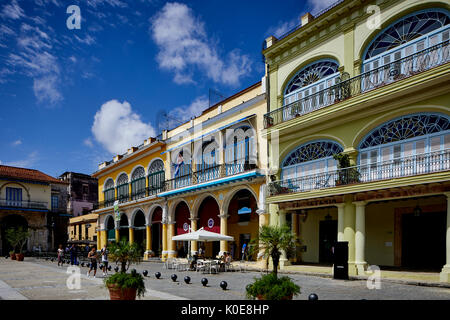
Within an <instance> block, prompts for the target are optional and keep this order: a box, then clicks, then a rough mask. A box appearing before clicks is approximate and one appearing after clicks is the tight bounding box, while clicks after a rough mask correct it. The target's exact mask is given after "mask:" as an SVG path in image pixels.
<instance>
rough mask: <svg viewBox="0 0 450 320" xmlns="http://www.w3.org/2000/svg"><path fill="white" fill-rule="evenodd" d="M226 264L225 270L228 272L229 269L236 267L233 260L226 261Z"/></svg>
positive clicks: (232, 269)
mask: <svg viewBox="0 0 450 320" xmlns="http://www.w3.org/2000/svg"><path fill="white" fill-rule="evenodd" d="M224 266H225V272H227V271H234V267H233V264H232V263H231V262H226V263H225V265H224Z"/></svg>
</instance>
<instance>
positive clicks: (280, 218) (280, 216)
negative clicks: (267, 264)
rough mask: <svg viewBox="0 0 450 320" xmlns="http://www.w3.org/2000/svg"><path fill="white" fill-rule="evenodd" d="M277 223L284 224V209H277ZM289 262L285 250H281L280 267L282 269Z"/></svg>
mask: <svg viewBox="0 0 450 320" xmlns="http://www.w3.org/2000/svg"><path fill="white" fill-rule="evenodd" d="M278 225H279V226H280V227H282V226H284V225H286V211H285V210H279V211H278ZM290 264H291V263H290V262H289V260H288V258H287V255H286V251H284V250H282V251H281V257H280V269H283V268H284V267H285V266H289V265H290Z"/></svg>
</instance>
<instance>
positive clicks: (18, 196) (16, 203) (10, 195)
mask: <svg viewBox="0 0 450 320" xmlns="http://www.w3.org/2000/svg"><path fill="white" fill-rule="evenodd" d="M6 205H7V206H9V207H21V206H22V188H11V187H6Z"/></svg>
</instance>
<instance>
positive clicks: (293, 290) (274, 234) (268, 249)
mask: <svg viewBox="0 0 450 320" xmlns="http://www.w3.org/2000/svg"><path fill="white" fill-rule="evenodd" d="M295 241H296V237H295V235H294V234H293V233H292V232H291V229H290V227H289V226H287V225H286V226H282V227H278V226H262V227H261V228H260V230H259V235H258V238H257V239H255V240H254V241H252V244H251V249H250V250H251V252H255V250H261V251H262V253H263V256H264V258H265V259H266V261H268V260H269V258H272V264H273V270H272V273H270V274H267V275H264V276H262V277H261V278H260V279H256V278H255V281H254V282H253V283H251V284H249V285H248V286H247V287H246V295H247V298H249V299H255V298H258V299H259V300H291V299H292V298H293V296H294V295H297V294H299V293H300V287H299V286H298V285H296V284H295V283H294V282H293V281H292V280H291V279H290V278H289V277H280V278H279V277H278V265H279V262H280V257H281V252H282V251H285V252H289V251H291V250H293V248H294V247H295Z"/></svg>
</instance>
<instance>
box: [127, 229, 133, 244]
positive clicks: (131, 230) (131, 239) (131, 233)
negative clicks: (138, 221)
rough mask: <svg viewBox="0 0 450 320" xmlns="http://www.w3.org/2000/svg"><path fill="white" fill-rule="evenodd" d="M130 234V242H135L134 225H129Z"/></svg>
mask: <svg viewBox="0 0 450 320" xmlns="http://www.w3.org/2000/svg"><path fill="white" fill-rule="evenodd" d="M128 234H129V242H130V244H133V243H134V229H133V227H128Z"/></svg>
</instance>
